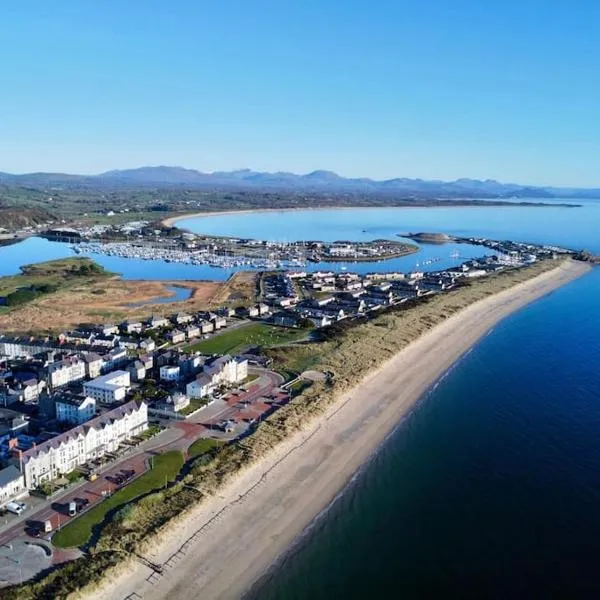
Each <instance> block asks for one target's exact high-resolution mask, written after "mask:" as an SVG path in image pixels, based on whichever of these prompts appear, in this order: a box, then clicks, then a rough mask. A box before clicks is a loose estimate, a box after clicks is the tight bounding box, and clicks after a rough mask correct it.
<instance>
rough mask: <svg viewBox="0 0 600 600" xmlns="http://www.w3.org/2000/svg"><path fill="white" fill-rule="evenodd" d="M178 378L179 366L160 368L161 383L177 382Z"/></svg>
mask: <svg viewBox="0 0 600 600" xmlns="http://www.w3.org/2000/svg"><path fill="white" fill-rule="evenodd" d="M179 376H180V368H179V365H175V366H173V365H165V366H164V367H161V368H160V378H161V380H162V381H178V380H179Z"/></svg>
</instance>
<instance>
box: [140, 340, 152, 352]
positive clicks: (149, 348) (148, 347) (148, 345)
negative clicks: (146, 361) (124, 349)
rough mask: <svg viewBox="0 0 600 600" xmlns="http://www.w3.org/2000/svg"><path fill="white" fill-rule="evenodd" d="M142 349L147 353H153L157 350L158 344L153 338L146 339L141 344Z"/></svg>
mask: <svg viewBox="0 0 600 600" xmlns="http://www.w3.org/2000/svg"><path fill="white" fill-rule="evenodd" d="M140 348H141V349H142V350H144V351H145V352H152V350H154V349H155V348H156V342H155V341H154V340H153V339H152V338H150V337H149V338H146V339H145V340H142V341H141V342H140Z"/></svg>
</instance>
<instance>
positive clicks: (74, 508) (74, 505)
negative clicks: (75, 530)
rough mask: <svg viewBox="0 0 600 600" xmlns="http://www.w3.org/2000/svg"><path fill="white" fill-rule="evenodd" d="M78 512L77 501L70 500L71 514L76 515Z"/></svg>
mask: <svg viewBox="0 0 600 600" xmlns="http://www.w3.org/2000/svg"><path fill="white" fill-rule="evenodd" d="M76 514H77V503H76V502H74V501H71V502H69V516H70V517H74V516H75V515H76Z"/></svg>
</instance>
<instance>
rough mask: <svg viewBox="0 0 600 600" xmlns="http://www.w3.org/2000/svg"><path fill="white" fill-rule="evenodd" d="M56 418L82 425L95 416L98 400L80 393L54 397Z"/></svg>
mask: <svg viewBox="0 0 600 600" xmlns="http://www.w3.org/2000/svg"><path fill="white" fill-rule="evenodd" d="M54 406H55V410H56V419H57V420H58V421H63V422H65V423H70V424H71V425H81V424H82V423H85V422H86V421H89V420H90V419H93V418H94V415H95V414H96V401H95V400H94V398H91V397H89V396H82V395H79V394H60V395H58V396H57V397H55V398H54Z"/></svg>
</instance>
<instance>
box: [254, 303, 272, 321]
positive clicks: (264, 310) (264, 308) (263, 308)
mask: <svg viewBox="0 0 600 600" xmlns="http://www.w3.org/2000/svg"><path fill="white" fill-rule="evenodd" d="M256 308H258V314H259V315H260V316H261V317H263V316H265V315H268V314H270V312H271V309H270V308H269V306H268V304H265V303H264V302H260V303H259V304H257V305H256Z"/></svg>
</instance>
